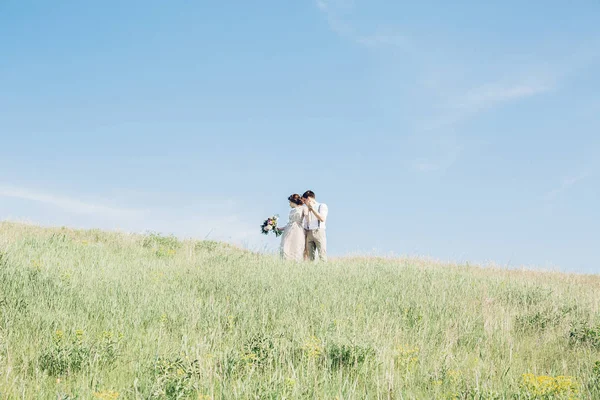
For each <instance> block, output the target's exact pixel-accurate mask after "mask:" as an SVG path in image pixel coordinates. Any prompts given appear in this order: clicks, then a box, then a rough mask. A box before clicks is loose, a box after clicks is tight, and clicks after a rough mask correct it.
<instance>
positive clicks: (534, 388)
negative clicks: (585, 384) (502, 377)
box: [521, 374, 579, 396]
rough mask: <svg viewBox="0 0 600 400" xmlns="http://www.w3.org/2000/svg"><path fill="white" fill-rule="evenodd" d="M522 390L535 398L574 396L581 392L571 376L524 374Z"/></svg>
mask: <svg viewBox="0 0 600 400" xmlns="http://www.w3.org/2000/svg"><path fill="white" fill-rule="evenodd" d="M521 389H523V390H524V391H526V392H527V393H529V394H531V395H534V396H553V395H573V394H577V393H578V392H579V385H578V384H577V382H576V379H575V378H573V377H571V376H557V377H552V376H546V375H539V376H536V375H534V374H523V376H522V378H521Z"/></svg>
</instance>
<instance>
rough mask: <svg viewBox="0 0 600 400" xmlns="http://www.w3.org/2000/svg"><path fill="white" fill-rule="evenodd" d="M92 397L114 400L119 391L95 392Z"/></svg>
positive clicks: (117, 396)
mask: <svg viewBox="0 0 600 400" xmlns="http://www.w3.org/2000/svg"><path fill="white" fill-rule="evenodd" d="M94 397H95V398H97V399H100V400H116V399H118V398H119V392H115V391H114V390H106V391H104V392H95V393H94Z"/></svg>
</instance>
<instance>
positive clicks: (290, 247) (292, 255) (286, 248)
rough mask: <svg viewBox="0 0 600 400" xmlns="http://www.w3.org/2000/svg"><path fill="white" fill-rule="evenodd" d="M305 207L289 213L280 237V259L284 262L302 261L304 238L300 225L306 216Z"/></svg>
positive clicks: (296, 208)
mask: <svg viewBox="0 0 600 400" xmlns="http://www.w3.org/2000/svg"><path fill="white" fill-rule="evenodd" d="M306 213H307V210H306V207H295V208H292V209H291V211H290V219H289V222H288V224H287V225H286V226H285V228H284V230H283V235H282V236H281V248H280V250H281V257H283V258H284V259H285V260H292V261H302V260H303V259H304V247H305V245H306V237H305V235H304V226H302V223H303V221H304V217H305V216H306Z"/></svg>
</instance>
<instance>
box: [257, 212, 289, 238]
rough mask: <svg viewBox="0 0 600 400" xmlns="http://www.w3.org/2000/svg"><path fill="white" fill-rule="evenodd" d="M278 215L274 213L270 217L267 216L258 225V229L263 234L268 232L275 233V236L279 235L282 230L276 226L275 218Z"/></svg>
mask: <svg viewBox="0 0 600 400" xmlns="http://www.w3.org/2000/svg"><path fill="white" fill-rule="evenodd" d="M278 219H279V216H277V215H274V216H272V217H271V218H267V219H266V220H265V222H263V224H262V225H261V226H260V231H261V233H262V234H263V235H268V234H269V233H270V232H273V233H275V236H279V235H281V234H282V233H283V230H281V229H279V228H278V227H277V220H278Z"/></svg>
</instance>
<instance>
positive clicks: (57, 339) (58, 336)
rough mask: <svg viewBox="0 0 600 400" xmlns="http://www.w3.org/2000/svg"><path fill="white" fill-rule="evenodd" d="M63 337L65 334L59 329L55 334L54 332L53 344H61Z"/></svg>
mask: <svg viewBox="0 0 600 400" xmlns="http://www.w3.org/2000/svg"><path fill="white" fill-rule="evenodd" d="M64 336H65V333H64V332H63V331H61V330H60V329H58V330H57V331H56V332H54V343H56V344H58V343H60V342H62V340H63V338H64Z"/></svg>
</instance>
